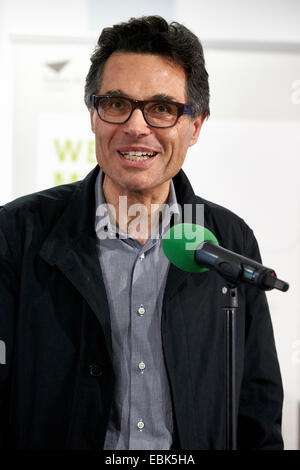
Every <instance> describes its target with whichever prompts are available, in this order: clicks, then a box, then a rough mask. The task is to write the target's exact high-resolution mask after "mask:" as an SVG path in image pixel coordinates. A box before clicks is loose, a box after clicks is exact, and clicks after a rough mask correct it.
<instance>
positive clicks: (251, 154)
mask: <svg viewBox="0 0 300 470" xmlns="http://www.w3.org/2000/svg"><path fill="white" fill-rule="evenodd" d="M149 3H150V2H148V1H147V0H131V1H129V0H127V1H126V2H121V1H116V0H105V1H104V0H64V1H61V0H0V70H1V74H0V90H1V91H0V132H1V137H0V139H1V140H0V141H1V157H0V158H1V165H0V204H1V203H2V204H3V203H5V202H7V201H8V200H10V199H12V198H13V197H16V196H17V195H19V194H22V193H24V192H29V191H30V190H31V189H30V187H31V185H32V191H33V190H35V188H34V181H33V180H32V181H31V179H30V174H31V171H30V169H31V167H32V165H33V163H32V160H31V159H32V155H29V153H28V152H29V150H28V149H31V148H32V147H30V142H29V144H28V147H26V145H27V144H26V141H24V142H25V143H24V148H23V152H22V148H21V149H20V146H18V145H16V144H17V143H18V137H19V140H20V142H23V141H22V139H21V134H24V133H25V134H26V132H27V131H28V135H29V136H30V135H31V134H30V132H31V133H32V129H31V128H30V125H29V124H28V127H27V125H26V122H25V124H24V120H23V124H20V122H22V121H20V122H19V123H18V120H17V119H16V115H15V114H14V109H15V108H14V107H15V99H14V98H15V96H14V94H15V93H16V91H15V90H16V88H15V84H16V81H17V83H18V93H21V92H22V85H23V86H24V94H26V86H28V85H26V83H27V82H26V80H25V75H26V74H25V71H24V81H23V82H22V70H20V69H16V62H15V58H16V54H15V50H16V44H19V43H20V42H21V43H22V41H23V43H24V44H30V41H31V42H32V41H33V42H34V41H36V39H35V38H36V37H37V36H39V38H40V39H41V38H44V39H45V37H46V38H47V37H48V39H49V38H53V37H54V39H55V38H56V37H60V40H61V39H62V38H63V37H65V38H69V39H66V42H67V43H68V41H69V40H70V38H71V39H72V38H73V39H74V40H75V42H76V41H78V42H80V38H82V40H83V42H84V43H85V44H86V45H88V46H90V48H91V50H92V47H93V45H94V44H95V41H96V39H97V37H98V35H99V33H100V31H101V29H102V28H103V27H105V26H108V25H111V24H113V23H116V22H119V21H121V20H126V19H128V18H129V17H131V16H140V15H142V14H161V15H162V16H164V17H165V18H166V19H167V20H169V21H171V20H177V21H179V22H182V23H184V24H185V25H186V26H188V27H189V28H190V29H192V30H193V31H194V32H195V33H196V34H197V35H198V36H199V37H200V39H201V40H202V42H203V45H204V50H205V55H206V62H207V68H208V72H209V74H210V85H211V96H212V100H211V111H212V115H211V117H210V119H209V120H208V121H207V122H206V123H205V125H204V127H203V131H202V135H201V136H200V140H199V143H198V144H197V145H196V146H195V147H193V148H192V149H191V151H190V154H189V156H188V158H187V160H186V163H185V165H184V169H185V171H186V172H187V174H188V176H189V177H190V179H191V181H192V183H193V186H194V189H195V191H196V192H197V193H198V194H200V195H202V196H203V197H205V198H207V199H211V200H213V201H215V202H217V203H220V204H222V205H225V206H227V207H228V208H230V209H231V210H233V211H235V212H237V213H238V214H239V215H241V216H242V217H243V218H244V219H245V220H246V221H247V222H248V223H249V225H250V226H251V227H252V228H253V229H254V232H255V234H256V236H257V238H258V241H259V244H260V247H261V252H262V256H263V260H264V263H265V264H266V265H269V266H271V267H274V268H275V269H276V271H277V274H278V276H279V277H282V278H283V279H285V280H288V281H290V283H291V288H290V290H289V292H288V293H286V294H281V293H278V292H271V293H270V294H269V295H268V297H269V302H270V306H271V312H272V320H273V325H274V332H275V337H276V343H277V349H278V354H279V360H280V364H281V370H282V376H283V381H284V387H285V403H284V417H283V432H284V439H285V445H286V448H287V449H298V448H299V441H300V438H299V402H300V374H299V369H300V315H299V313H300V308H299V307H300V295H299V284H300V269H299V261H300V217H299V214H300V189H299V175H300V172H299V170H300V164H299V160H300V155H299V153H300V151H299V149H300V140H299V136H300V132H299V131H300V126H299V124H300V123H299V121H300V103H299V101H300V100H297V99H296V98H295V95H294V98H293V91H295V89H294V88H293V86H294V85H295V84H296V81H297V80H300V69H299V67H300V28H299V18H300V2H299V1H297V0H285V1H279V0H264V2H261V1H258V0H243V1H240V0H227V1H226V2H223V1H222V0H219V1H218V0H198V1H195V0H164V1H158V0H156V1H153V0H152V2H151V7H150V5H149ZM71 42H72V41H71ZM73 42H74V41H73ZM83 68H84V70H82V77H83V78H82V79H83V81H84V79H85V75H86V73H87V70H86V69H85V67H83ZM16 70H17V74H18V76H17V77H16ZM27 75H28V73H27ZM298 96H299V95H298ZM26 99H27V102H28V103H29V106H30V99H28V96H27V98H26ZM33 102H34V97H33ZM78 106H79V105H78ZM24 111H26V110H22V109H21V110H19V112H24ZM86 118H87V119H88V115H86ZM20 126H24V128H23V127H22V128H20ZM30 129H31V130H30ZM16 149H18V154H17V155H16V152H15V150H16ZM26 152H27V153H26ZM20 154H21V155H20ZM20 159H23V162H22V165H21V164H20ZM26 165H27V173H25V174H26V177H25V178H24V168H26ZM21 168H22V171H21ZM28 168H29V171H28ZM13 170H14V174H13ZM32 172H34V169H32ZM226 182H228V184H226ZM16 186H17V187H16ZM23 191H24V192H23Z"/></svg>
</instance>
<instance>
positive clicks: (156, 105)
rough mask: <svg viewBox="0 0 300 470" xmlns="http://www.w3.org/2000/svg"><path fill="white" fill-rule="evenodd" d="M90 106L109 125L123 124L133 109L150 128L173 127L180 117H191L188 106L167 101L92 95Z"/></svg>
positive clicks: (190, 110) (189, 106)
mask: <svg viewBox="0 0 300 470" xmlns="http://www.w3.org/2000/svg"><path fill="white" fill-rule="evenodd" d="M92 106H93V108H95V109H96V110H97V113H98V116H99V118H100V119H101V120H102V121H104V122H108V123H109V124H125V122H127V121H128V120H129V119H130V117H131V115H132V113H133V111H134V110H135V109H140V110H141V111H142V113H143V116H144V119H145V121H146V123H147V124H148V125H149V126H151V127H163V128H167V127H173V126H175V124H176V123H177V121H178V119H179V118H180V116H182V115H184V114H187V115H189V116H191V114H192V109H191V105H190V104H183V103H176V101H168V100H145V101H140V100H133V99H131V98H123V97H120V96H117V97H116V96H112V95H92Z"/></svg>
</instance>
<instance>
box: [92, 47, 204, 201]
mask: <svg viewBox="0 0 300 470" xmlns="http://www.w3.org/2000/svg"><path fill="white" fill-rule="evenodd" d="M114 91H115V92H116V91H117V92H118V93H120V92H122V93H123V94H124V95H125V96H127V97H129V98H133V99H138V100H150V99H152V98H153V97H155V96H157V95H165V96H168V97H169V98H170V99H172V100H173V101H177V102H180V103H186V77H185V72H184V70H183V68H182V67H180V66H179V65H177V64H175V63H173V62H170V61H169V60H167V59H165V58H163V57H160V56H156V55H150V54H134V53H115V54H112V55H111V56H110V57H109V59H108V60H107V62H106V64H105V67H104V71H103V75H102V81H101V86H100V89H99V90H98V94H99V95H105V94H109V93H111V92H114ZM93 115H94V113H93V111H91V123H92V130H93V132H94V133H95V136H96V156H97V161H98V163H99V165H100V167H101V168H102V169H103V171H104V173H105V175H106V178H108V179H109V180H110V184H111V185H113V187H114V188H115V189H116V190H117V191H118V192H120V191H121V192H124V190H125V191H138V192H144V193H145V194H146V193H147V192H149V191H150V192H151V191H153V190H155V191H156V190H157V189H158V191H159V189H160V188H162V187H164V185H165V184H168V182H169V181H170V179H171V178H172V177H173V176H175V175H176V174H177V173H178V171H179V170H180V168H181V167H182V164H183V162H184V159H185V156H186V152H187V150H188V147H189V146H191V145H193V144H194V143H196V141H197V138H198V135H199V132H200V128H201V125H202V123H203V120H204V117H197V118H196V119H195V120H191V118H190V117H189V116H186V115H183V116H181V117H180V118H179V120H178V121H177V124H176V125H175V126H174V127H171V128H166V129H159V128H153V127H150V126H149V125H148V124H147V123H146V122H145V120H144V117H143V115H142V112H141V110H139V109H136V110H135V111H134V112H133V114H132V116H131V117H130V119H129V120H128V121H127V122H126V123H125V124H109V123H106V122H103V121H102V120H101V119H100V118H99V116H98V115H97V113H95V117H94V116H93ZM128 151H140V152H157V155H156V156H154V157H152V158H148V159H147V160H145V161H139V162H137V161H130V160H127V159H126V158H124V157H123V156H122V154H121V152H128Z"/></svg>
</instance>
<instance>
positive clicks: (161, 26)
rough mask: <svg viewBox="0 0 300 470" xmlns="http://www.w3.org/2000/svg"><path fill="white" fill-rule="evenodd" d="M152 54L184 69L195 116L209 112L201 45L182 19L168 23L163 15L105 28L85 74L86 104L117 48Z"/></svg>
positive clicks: (124, 50) (206, 77) (136, 19)
mask: <svg viewBox="0 0 300 470" xmlns="http://www.w3.org/2000/svg"><path fill="white" fill-rule="evenodd" d="M117 51H118V52H134V53H138V54H153V55H159V56H163V57H166V58H168V59H171V60H172V61H173V62H175V63H177V64H179V65H181V66H182V67H183V69H184V70H185V74H186V80H187V90H186V92H187V99H188V101H189V103H190V104H191V105H192V111H193V117H195V116H196V115H200V114H202V113H205V114H206V116H207V117H208V116H209V113H210V111H209V84H208V73H207V71H206V69H205V60H204V55H203V49H202V45H201V43H200V41H199V39H198V38H197V36H195V34H193V33H192V32H191V31H190V30H189V29H188V28H186V27H185V26H183V25H182V24H180V23H177V22H172V23H170V24H168V23H167V21H166V20H164V19H163V18H162V17H161V16H143V17H141V18H131V19H130V20H129V21H128V22H126V23H120V24H117V25H114V26H112V27H110V28H104V29H103V31H102V33H101V35H100V37H99V39H98V43H97V46H96V48H95V50H94V52H93V54H92V56H91V66H90V70H89V72H88V75H87V77H86V84H85V96H84V100H85V104H86V105H87V107H88V108H89V109H90V108H91V96H92V95H93V94H97V93H98V90H99V87H100V82H101V77H102V73H103V69H104V65H105V62H106V60H107V59H108V58H109V56H110V55H111V54H113V53H114V52H117Z"/></svg>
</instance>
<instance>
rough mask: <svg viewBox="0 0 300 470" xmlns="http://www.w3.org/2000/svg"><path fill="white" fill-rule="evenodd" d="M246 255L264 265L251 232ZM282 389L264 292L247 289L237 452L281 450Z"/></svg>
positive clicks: (248, 235) (253, 288) (248, 234)
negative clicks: (244, 450)
mask: <svg viewBox="0 0 300 470" xmlns="http://www.w3.org/2000/svg"><path fill="white" fill-rule="evenodd" d="M245 252H246V256H248V257H250V258H252V259H255V260H256V261H258V262H260V263H261V256H260V252H259V248H258V244H257V241H256V239H255V237H254V235H253V232H252V230H250V229H249V230H247V231H246V233H245ZM282 403H283V387H282V381H281V374H280V368H279V363H278V358H277V352H276V347H275V341H274V334H273V327H272V322H271V317H270V312H269V307H268V303H267V298H266V295H265V292H263V291H260V290H258V289H257V288H256V287H252V286H247V287H246V332H245V360H244V374H243V380H242V388H241V396H240V403H239V410H238V433H237V434H238V435H237V439H238V449H254V450H255V449H257V450H272V449H276V450H282V449H283V439H282V434H281V418H282Z"/></svg>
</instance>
